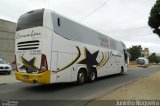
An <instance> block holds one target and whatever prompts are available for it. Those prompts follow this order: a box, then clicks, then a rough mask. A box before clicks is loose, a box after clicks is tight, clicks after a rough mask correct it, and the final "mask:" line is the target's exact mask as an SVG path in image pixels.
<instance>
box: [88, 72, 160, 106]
mask: <svg viewBox="0 0 160 106" xmlns="http://www.w3.org/2000/svg"><path fill="white" fill-rule="evenodd" d="M106 100H107V101H106ZM108 100H109V101H108ZM119 100H121V101H123V100H124V101H126V100H128V101H133V100H135V101H140V102H141V103H142V101H145V100H153V101H154V100H160V72H157V73H155V74H153V75H151V76H149V77H144V78H142V79H139V80H137V81H135V82H132V83H129V84H127V85H125V86H122V87H120V88H117V89H115V90H114V91H112V92H110V93H108V94H104V96H102V97H99V98H97V99H94V100H92V101H89V102H88V103H87V104H86V105H85V106H114V105H115V106H116V105H117V101H119ZM140 102H139V103H140ZM145 102H146V101H145ZM132 103H136V102H132ZM143 103H144V102H143ZM155 103H156V102H155ZM118 105H119V104H118ZM120 105H121V104H120ZM134 105H136V104H134ZM134 105H132V106H134ZM152 105H153V104H152ZM152 105H149V106H152ZM121 106H123V105H121ZM124 106H128V105H124ZM156 106H160V101H158V102H157V105H156Z"/></svg>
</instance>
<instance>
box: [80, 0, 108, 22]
mask: <svg viewBox="0 0 160 106" xmlns="http://www.w3.org/2000/svg"><path fill="white" fill-rule="evenodd" d="M109 1H110V0H107V1H105V2H104V3H102V4H101V5H99V6H98V7H97V8H95V9H94V10H93V11H91V12H90V13H89V14H87V15H86V16H84V17H83V18H81V19H80V21H83V20H84V19H85V18H87V17H89V16H90V15H92V14H93V13H95V12H97V11H98V10H99V9H100V8H102V7H103V6H105V5H106V4H107V3H108V2H109Z"/></svg>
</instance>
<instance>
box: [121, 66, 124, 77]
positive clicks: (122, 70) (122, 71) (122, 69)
mask: <svg viewBox="0 0 160 106" xmlns="http://www.w3.org/2000/svg"><path fill="white" fill-rule="evenodd" d="M123 74H124V68H123V66H122V67H121V72H120V75H123Z"/></svg>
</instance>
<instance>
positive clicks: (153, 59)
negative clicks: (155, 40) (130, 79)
mask: <svg viewBox="0 0 160 106" xmlns="http://www.w3.org/2000/svg"><path fill="white" fill-rule="evenodd" d="M148 59H149V62H151V63H160V56H157V55H156V53H152V54H151V55H150V56H149V57H148Z"/></svg>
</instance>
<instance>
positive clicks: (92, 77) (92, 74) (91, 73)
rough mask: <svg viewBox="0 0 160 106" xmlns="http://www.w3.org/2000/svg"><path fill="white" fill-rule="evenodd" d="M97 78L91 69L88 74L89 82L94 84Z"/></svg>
mask: <svg viewBox="0 0 160 106" xmlns="http://www.w3.org/2000/svg"><path fill="white" fill-rule="evenodd" d="M96 78H97V73H96V71H95V69H92V71H91V72H90V75H89V78H88V80H89V82H94V81H95V80H96Z"/></svg>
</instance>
